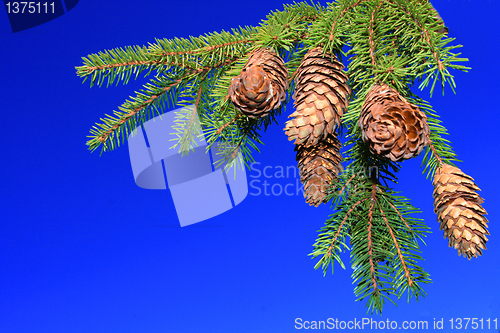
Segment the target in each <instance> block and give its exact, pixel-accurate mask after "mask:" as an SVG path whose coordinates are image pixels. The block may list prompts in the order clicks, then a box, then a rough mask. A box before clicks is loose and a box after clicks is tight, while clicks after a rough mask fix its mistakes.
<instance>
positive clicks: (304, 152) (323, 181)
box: [295, 133, 343, 207]
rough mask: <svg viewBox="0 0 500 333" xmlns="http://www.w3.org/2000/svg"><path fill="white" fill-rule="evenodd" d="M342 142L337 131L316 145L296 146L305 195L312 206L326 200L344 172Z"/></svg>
mask: <svg viewBox="0 0 500 333" xmlns="http://www.w3.org/2000/svg"><path fill="white" fill-rule="evenodd" d="M341 147H342V144H341V143H340V141H339V139H337V136H336V133H334V134H330V135H328V136H327V137H326V138H325V139H323V140H321V141H319V142H318V143H317V144H316V145H314V146H312V145H305V144H299V145H296V146H295V151H296V152H297V156H296V160H297V161H298V168H299V173H300V181H301V182H302V184H304V197H305V198H306V202H307V203H309V204H310V205H311V206H316V207H317V206H319V204H321V203H323V202H326V201H325V199H326V198H325V197H326V191H327V189H328V187H329V185H330V184H332V181H333V180H334V179H336V178H337V177H338V175H339V174H340V173H341V172H342V170H343V168H342V155H340V148H341Z"/></svg>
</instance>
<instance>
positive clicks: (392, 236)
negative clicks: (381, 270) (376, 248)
mask: <svg viewBox="0 0 500 333" xmlns="http://www.w3.org/2000/svg"><path fill="white" fill-rule="evenodd" d="M379 211H380V214H382V218H383V219H384V221H385V225H386V226H387V229H389V233H390V234H391V238H392V241H393V242H394V245H395V246H396V249H397V250H398V257H399V260H401V264H402V265H403V270H404V271H405V277H406V279H407V280H408V285H409V286H410V287H411V286H412V285H413V280H412V279H411V276H410V271H409V270H408V267H406V262H405V260H404V257H403V254H402V253H401V249H400V248H399V244H398V241H397V240H396V237H395V236H394V232H393V231H392V228H391V226H390V225H389V221H387V218H386V217H385V214H384V212H383V211H382V209H380V207H379Z"/></svg>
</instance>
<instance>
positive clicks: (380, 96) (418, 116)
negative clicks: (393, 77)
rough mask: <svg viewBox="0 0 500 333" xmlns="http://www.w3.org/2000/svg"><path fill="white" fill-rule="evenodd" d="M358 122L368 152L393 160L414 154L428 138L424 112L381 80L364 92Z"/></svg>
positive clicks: (396, 160) (397, 160) (427, 126)
mask: <svg viewBox="0 0 500 333" xmlns="http://www.w3.org/2000/svg"><path fill="white" fill-rule="evenodd" d="M358 125H359V127H361V129H362V131H363V135H362V139H363V141H364V142H366V143H368V144H369V145H370V151H371V152H372V153H373V154H376V155H378V156H380V157H385V158H389V159H390V160H391V161H393V162H399V161H402V160H405V159H409V158H412V157H415V156H417V155H418V154H420V152H421V151H422V149H424V147H425V146H426V145H427V143H428V140H429V134H430V130H429V125H428V124H427V116H426V115H425V113H424V112H422V111H420V109H419V108H418V107H417V106H415V105H413V104H411V103H409V102H408V101H407V100H406V99H405V98H404V97H403V96H401V95H400V94H399V93H398V92H397V91H396V90H394V89H393V88H390V87H389V86H388V85H386V84H385V83H383V84H377V85H375V86H373V87H372V89H371V90H370V91H369V92H368V94H367V95H366V99H365V103H364V104H363V107H362V109H361V114H360V117H359V122H358Z"/></svg>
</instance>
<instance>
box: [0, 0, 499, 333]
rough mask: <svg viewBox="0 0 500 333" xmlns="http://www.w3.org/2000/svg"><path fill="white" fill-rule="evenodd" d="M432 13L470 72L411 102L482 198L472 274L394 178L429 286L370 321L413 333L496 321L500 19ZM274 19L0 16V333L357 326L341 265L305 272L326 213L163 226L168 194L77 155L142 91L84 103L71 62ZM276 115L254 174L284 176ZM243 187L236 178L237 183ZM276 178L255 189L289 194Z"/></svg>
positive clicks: (211, 5) (133, 4) (90, 10)
mask: <svg viewBox="0 0 500 333" xmlns="http://www.w3.org/2000/svg"><path fill="white" fill-rule="evenodd" d="M432 2H433V4H434V6H435V7H436V9H437V10H438V11H439V13H440V14H441V16H442V17H443V19H444V20H445V22H446V25H447V26H448V27H449V28H450V36H454V37H457V43H460V44H462V45H464V47H463V48H462V49H461V52H463V57H466V58H469V59H470V62H469V63H467V64H466V65H468V66H470V67H472V70H470V72H469V73H462V72H458V71H454V72H453V74H454V75H455V81H456V83H457V86H458V87H457V94H456V95H454V94H453V92H452V91H451V89H450V88H449V87H447V88H446V94H445V96H444V97H443V96H442V95H441V92H440V91H439V90H437V92H436V93H435V94H434V97H432V98H430V97H429V91H428V89H427V90H425V91H424V92H422V93H421V96H422V97H424V98H425V99H427V100H429V101H430V102H431V104H432V105H433V107H434V109H435V110H436V111H437V112H438V113H439V114H440V115H441V117H442V120H443V122H444V125H445V126H446V127H447V128H448V130H449V132H450V134H451V135H450V136H449V139H450V140H451V141H452V143H453V147H454V150H455V151H456V152H457V154H458V156H459V158H460V159H461V160H463V161H464V162H463V163H460V164H459V167H460V168H461V169H462V170H463V171H464V172H465V173H467V174H469V175H471V176H472V177H474V178H475V180H476V182H477V184H478V186H479V187H480V188H481V189H482V192H481V194H482V196H483V197H484V198H485V204H484V207H485V209H486V210H487V211H488V213H489V216H488V218H489V220H490V228H489V230H490V232H491V236H490V241H489V242H488V243H487V246H488V250H486V251H485V252H484V254H483V256H482V257H480V258H479V259H473V260H471V261H468V260H467V259H465V258H464V257H458V256H457V253H456V251H455V250H453V249H451V248H448V244H447V240H445V239H443V234H442V231H440V230H439V225H438V222H437V221H436V216H435V214H434V213H433V199H432V190H433V188H432V184H431V182H430V180H426V179H425V176H424V175H422V174H421V168H420V161H421V157H418V158H416V159H413V160H410V161H407V162H405V163H403V166H404V168H403V170H402V171H401V173H400V174H399V177H400V184H399V185H398V186H397V189H398V190H401V191H403V194H404V195H406V196H407V197H410V198H411V199H412V204H413V205H414V206H416V207H419V208H420V209H421V210H422V211H423V213H422V214H420V215H419V216H420V217H422V218H424V219H425V220H426V222H427V224H428V225H429V226H430V227H431V228H432V232H433V233H432V234H430V235H429V236H428V237H427V238H426V242H427V246H422V251H423V254H422V255H423V257H424V258H425V261H423V262H421V264H422V265H423V267H424V268H425V269H426V270H427V271H428V272H429V273H430V274H431V278H432V280H433V283H432V284H430V285H426V286H425V285H424V289H425V291H426V292H427V293H428V296H427V297H426V298H423V299H421V300H420V301H418V302H417V301H416V300H415V299H411V300H410V302H409V303H407V302H406V300H405V299H401V300H399V301H398V302H397V303H398V306H397V307H396V306H394V305H392V304H391V303H388V304H386V306H385V309H384V314H383V315H382V316H378V315H376V316H374V317H373V318H374V319H375V320H387V319H390V320H396V321H398V323H402V322H403V321H404V320H407V321H410V320H428V321H429V322H430V323H431V325H432V321H433V318H436V319H441V318H444V324H445V327H448V328H449V319H451V318H456V317H476V318H484V320H486V318H488V317H491V318H494V317H496V318H499V317H500V301H499V294H500V293H499V289H500V287H499V285H498V278H499V277H500V268H499V265H498V264H499V259H500V246H499V244H500V242H499V239H500V236H499V235H500V228H499V227H498V213H499V209H498V205H497V204H498V201H499V199H500V198H499V191H498V189H499V188H500V183H499V171H498V161H499V157H498V154H499V148H498V147H499V146H498V134H499V132H498V128H499V125H498V124H499V119H498V105H499V103H498V83H497V82H498V78H499V76H500V75H499V74H500V73H499V67H498V65H497V62H498V51H499V48H498V46H497V40H498V38H499V37H500V36H499V29H498V17H500V10H499V7H498V5H497V1H492V0H490V1H487V0H476V1H471V0H433V1H432ZM322 3H323V4H325V2H322ZM282 4H283V3H282V2H281V1H277V0H266V1H261V0H255V1H237V0H231V1H229V0H227V1H226V0H225V1H202V0H195V1H191V0H190V1H183V2H173V1H144V2H139V1H130V0H126V1H123V0H122V1H105V2H103V1H80V2H79V4H78V5H77V6H76V7H75V8H73V9H72V10H71V11H70V12H68V13H67V14H65V15H63V16H61V17H60V18H58V19H56V20H53V21H51V22H48V23H47V24H44V25H41V26H38V27H35V28H33V29H29V30H26V31H22V32H19V33H16V34H13V33H12V32H11V30H10V26H9V23H8V19H7V14H6V12H5V11H3V10H0V50H1V51H0V63H1V66H0V73H1V80H0V85H1V89H0V91H1V100H2V103H1V106H2V107H1V110H2V111H1V114H2V130H1V131H0V138H1V143H2V144H1V156H2V164H1V191H0V205H1V211H2V216H3V218H2V221H1V223H0V332H9V333H10V332H36V333H42V332H50V333H54V332H72V333H76V332H291V331H295V329H294V321H295V318H302V319H303V320H326V319H327V318H329V317H332V318H338V319H339V320H344V321H348V320H353V319H354V318H357V319H358V320H361V319H362V318H368V317H369V316H368V315H367V314H366V309H365V304H366V302H365V301H363V302H355V301H354V300H355V296H354V294H353V285H352V279H351V274H352V270H351V269H350V268H349V267H348V268H347V269H346V270H343V269H341V268H340V266H339V265H336V269H335V274H334V275H332V274H331V273H328V275H327V276H326V277H323V275H322V272H321V271H319V270H318V271H317V270H314V269H313V266H314V264H315V262H316V261H313V260H311V258H310V257H308V256H307V254H309V253H310V252H311V250H312V244H313V243H314V241H315V239H316V235H317V230H318V229H320V228H321V227H322V226H323V223H324V220H325V219H326V217H327V215H328V214H329V213H330V212H331V210H330V208H329V207H328V206H326V205H323V206H321V207H319V208H314V207H310V206H309V205H307V204H305V203H304V200H303V198H302V197H301V196H300V195H298V196H297V195H294V196H286V195H281V196H273V195H270V196H265V195H263V194H261V195H259V196H256V195H249V196H248V197H247V198H246V199H245V200H244V201H243V202H242V203H241V204H240V205H238V206H237V207H236V208H234V209H232V210H230V211H228V212H226V213H224V214H222V215H219V216H217V217H214V218H212V219H210V220H207V221H204V222H201V223H198V224H195V225H192V226H189V227H185V228H181V227H179V223H178V220H177V216H176V212H175V208H174V206H173V202H172V198H171V196H170V193H169V192H168V191H161V190H144V189H141V188H139V187H138V186H136V185H135V183H134V179H133V176H132V170H131V167H130V160H129V155H128V149H127V147H126V146H124V147H123V146H122V147H120V148H119V149H117V150H115V151H113V152H109V153H104V154H103V155H102V156H101V157H99V153H98V152H94V153H90V152H89V151H88V150H87V147H86V145H85V142H86V140H87V138H86V136H87V135H88V131H89V129H90V128H91V126H92V125H94V123H95V122H97V121H99V119H100V118H101V117H103V116H104V114H107V113H111V112H112V110H116V109H117V107H118V105H120V104H121V103H122V102H123V101H124V100H125V99H126V98H128V97H129V96H131V95H132V96H133V95H134V91H136V90H138V89H140V88H141V86H142V84H143V83H145V82H147V79H139V80H137V81H131V82H130V83H129V84H128V85H125V86H124V85H122V84H120V85H119V86H118V87H114V86H113V87H110V88H104V87H103V88H97V87H95V88H92V89H90V88H89V84H88V82H86V83H85V84H82V83H81V82H82V80H81V79H80V78H79V77H77V76H76V74H75V69H74V67H75V66H79V65H81V57H82V56H86V55H88V54H89V53H96V52H98V51H102V50H105V49H110V48H114V47H122V46H126V45H146V44H147V43H149V42H154V38H155V37H156V38H173V37H175V36H177V37H188V36H190V35H192V36H198V35H201V34H204V33H208V32H212V31H221V30H222V29H224V30H229V29H230V28H232V27H237V26H239V25H241V26H244V25H257V24H258V23H259V22H260V20H262V19H264V18H265V16H266V15H267V14H268V12H270V11H271V10H276V9H282V8H283V7H282ZM291 110H292V108H291V105H290V108H289V109H288V111H287V112H286V114H283V115H282V116H281V117H280V122H281V123H280V125H279V126H273V127H271V128H270V129H269V130H268V131H267V132H266V133H264V134H263V140H264V142H265V143H266V144H265V146H263V147H262V149H261V151H262V152H261V154H257V155H255V158H256V160H257V161H258V162H259V163H261V164H260V165H259V168H260V170H261V171H262V169H263V168H264V167H265V166H270V167H272V168H273V170H276V168H277V167H279V166H282V167H287V166H295V165H296V164H295V154H294V151H293V144H291V143H290V142H288V141H287V137H286V136H285V135H284V133H283V131H282V129H283V127H284V125H283V124H284V122H285V120H286V117H287V115H288V114H289V113H291V112H292V111H291ZM256 175H257V172H256V171H249V172H248V176H249V181H250V180H252V179H254V178H252V176H254V177H255V176H256ZM289 176H290V177H289V178H276V177H272V178H269V179H267V181H268V182H269V183H270V184H279V186H285V185H286V184H288V183H293V184H296V178H294V176H293V175H289ZM259 179H260V180H261V181H264V180H265V178H264V177H263V176H262V177H261V178H259ZM277 186H278V185H277ZM275 189H276V190H277V189H278V187H276V188H275ZM250 191H251V193H255V192H256V190H255V189H252V188H250ZM207 195H210V194H207ZM193 206H196V203H195V202H193ZM344 259H345V262H346V263H348V262H349V258H348V256H344ZM499 319H500V318H499ZM499 324H500V323H499ZM446 325H448V326H446ZM445 331H449V330H445ZM491 331H493V330H491Z"/></svg>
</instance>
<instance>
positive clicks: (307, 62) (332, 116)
mask: <svg viewBox="0 0 500 333" xmlns="http://www.w3.org/2000/svg"><path fill="white" fill-rule="evenodd" d="M330 59H333V60H330ZM343 68H344V66H343V65H342V63H340V62H339V61H338V60H337V57H335V55H331V54H330V53H326V54H325V55H324V56H323V50H322V49H321V48H320V47H317V48H314V49H312V50H309V52H307V54H306V55H305V57H304V59H302V62H301V64H300V66H299V68H298V69H297V77H296V79H295V82H296V84H297V85H296V88H295V93H294V95H293V98H294V100H295V102H294V105H295V108H296V111H295V112H294V113H292V114H291V115H290V116H289V118H290V117H293V119H291V120H289V121H287V122H286V126H285V134H286V135H287V136H288V140H289V141H292V140H294V143H295V144H310V145H314V144H316V143H317V142H318V141H320V140H321V139H324V138H326V137H327V136H328V135H329V134H332V133H334V132H335V130H336V128H337V126H339V125H340V117H342V115H343V114H344V111H345V110H346V108H347V105H348V103H349V95H350V94H351V89H350V87H349V86H348V85H347V80H348V77H347V75H345V74H344V73H343V72H342V69H343Z"/></svg>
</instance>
